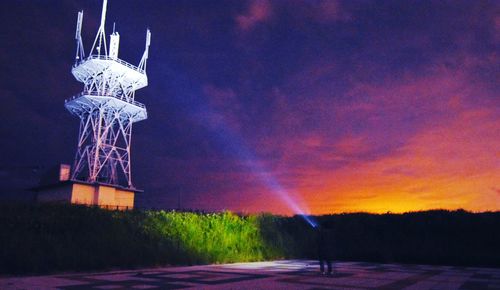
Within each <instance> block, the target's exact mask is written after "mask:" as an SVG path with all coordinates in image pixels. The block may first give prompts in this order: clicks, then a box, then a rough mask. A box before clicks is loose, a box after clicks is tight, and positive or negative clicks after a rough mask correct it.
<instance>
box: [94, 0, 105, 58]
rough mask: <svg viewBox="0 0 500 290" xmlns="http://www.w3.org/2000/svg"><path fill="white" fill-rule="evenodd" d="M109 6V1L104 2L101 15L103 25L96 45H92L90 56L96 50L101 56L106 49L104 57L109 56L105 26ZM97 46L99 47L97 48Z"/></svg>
mask: <svg viewBox="0 0 500 290" xmlns="http://www.w3.org/2000/svg"><path fill="white" fill-rule="evenodd" d="M107 6H108V0H104V1H103V2H102V13H101V25H100V26H99V30H98V31H97V35H96V36H95V40H94V44H92V49H91V50H90V54H91V55H92V53H93V52H94V48H95V49H96V50H97V55H99V56H100V55H101V51H102V50H103V48H104V55H105V56H107V55H108V49H107V47H106V35H105V33H104V26H105V23H106V9H107ZM96 44H97V46H96Z"/></svg>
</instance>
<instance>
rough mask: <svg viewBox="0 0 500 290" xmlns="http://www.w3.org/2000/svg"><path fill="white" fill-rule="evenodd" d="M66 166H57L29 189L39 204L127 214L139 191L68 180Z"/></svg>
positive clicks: (68, 175)
mask: <svg viewBox="0 0 500 290" xmlns="http://www.w3.org/2000/svg"><path fill="white" fill-rule="evenodd" d="M69 172H70V166H69V165H66V164H61V165H60V166H59V167H58V168H55V169H53V170H50V171H48V172H47V173H46V174H45V175H44V176H43V177H42V179H41V180H40V184H39V186H37V187H35V188H33V191H35V192H36V201H37V202H40V203H69V204H82V205H88V206H99V207H101V208H106V209H118V210H129V209H133V208H134V199H135V194H136V193H137V192H142V191H141V190H137V189H131V188H125V187H121V186H118V185H110V184H104V183H98V182H96V183H88V182H84V181H80V180H71V179H70V174H69Z"/></svg>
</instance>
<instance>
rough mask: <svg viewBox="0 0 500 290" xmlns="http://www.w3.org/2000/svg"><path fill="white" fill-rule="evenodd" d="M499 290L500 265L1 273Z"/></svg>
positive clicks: (165, 283) (142, 284)
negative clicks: (328, 273)
mask: <svg viewBox="0 0 500 290" xmlns="http://www.w3.org/2000/svg"><path fill="white" fill-rule="evenodd" d="M124 288H126V289H185V288H191V289H238V290H242V289H380V290H383V289H418V290H420V289H422V290H423V289H439V290H446V289H471V290H480V289H499V290H500V269H489V268H471V267H467V268H464V267H448V266H423V265H395V264H373V263H362V262H341V263H336V266H335V274H334V275H333V276H332V277H325V276H321V275H319V274H318V265H317V263H316V262H315V261H304V260H286V261H273V262H259V263H237V264H227V265H207V266H192V267H168V268H152V269H141V270H129V271H112V272H101V273H76V274H61V275H50V276H37V277H13V278H0V289H2V290H3V289H5V290H7V289H124Z"/></svg>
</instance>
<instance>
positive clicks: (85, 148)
mask: <svg viewBox="0 0 500 290" xmlns="http://www.w3.org/2000/svg"><path fill="white" fill-rule="evenodd" d="M106 8H107V0H104V1H103V6H102V14H101V23H100V26H99V30H98V31H97V35H96V37H95V40H94V43H93V45H92V48H91V50H90V53H89V55H88V56H85V52H84V47H83V41H82V37H81V29H82V22H83V11H80V12H78V20H77V25H76V33H75V40H76V56H75V64H74V65H73V68H72V69H71V73H72V74H73V76H74V77H75V78H76V80H78V81H79V82H82V83H83V91H82V92H81V93H79V94H77V95H76V96H73V97H71V98H69V99H67V100H66V101H65V104H64V106H65V107H66V109H67V110H68V111H69V112H70V113H71V114H72V115H74V116H76V117H78V118H79V119H80V131H79V135H78V145H77V151H76V156H75V162H74V165H73V170H72V173H71V178H70V180H67V182H70V183H71V185H72V186H71V202H72V203H83V204H95V205H100V206H110V207H115V206H117V207H133V202H134V193H135V192H137V190H136V189H135V188H134V187H133V184H132V173H131V162H130V161H131V160H130V153H131V150H130V145H131V138H132V125H133V123H135V122H139V121H142V120H144V119H146V118H147V112H146V107H145V106H144V105H143V104H141V103H139V102H137V101H135V91H136V90H138V89H140V88H143V87H146V86H147V85H148V77H147V75H146V62H147V59H148V51H149V45H150V40H151V33H150V31H149V30H147V31H146V48H145V51H144V54H143V56H142V59H141V60H140V62H139V65H138V66H134V65H132V64H129V63H127V62H125V61H123V60H121V59H119V58H118V49H119V44H120V35H119V34H118V32H116V31H115V29H114V27H113V33H112V34H111V35H110V41H109V49H108V46H107V45H106V35H105V32H104V27H105V20H106ZM59 181H63V180H59ZM110 192H111V193H110Z"/></svg>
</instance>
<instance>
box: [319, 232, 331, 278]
mask: <svg viewBox="0 0 500 290" xmlns="http://www.w3.org/2000/svg"><path fill="white" fill-rule="evenodd" d="M331 232H332V231H331V229H330V228H328V227H327V226H326V225H321V226H318V260H319V267H320V271H321V274H322V275H325V274H328V275H332V273H333V271H332V258H333V257H332V256H333V255H332V252H333V251H332V233H331ZM325 263H326V266H327V271H328V272H327V273H325Z"/></svg>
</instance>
